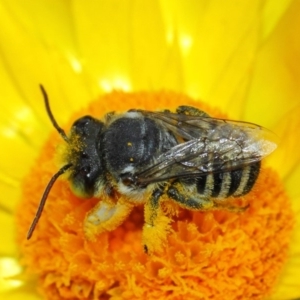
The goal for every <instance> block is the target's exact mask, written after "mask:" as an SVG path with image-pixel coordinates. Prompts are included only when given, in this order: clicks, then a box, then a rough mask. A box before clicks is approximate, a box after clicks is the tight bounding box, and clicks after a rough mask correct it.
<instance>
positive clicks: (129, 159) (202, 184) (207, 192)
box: [27, 86, 276, 249]
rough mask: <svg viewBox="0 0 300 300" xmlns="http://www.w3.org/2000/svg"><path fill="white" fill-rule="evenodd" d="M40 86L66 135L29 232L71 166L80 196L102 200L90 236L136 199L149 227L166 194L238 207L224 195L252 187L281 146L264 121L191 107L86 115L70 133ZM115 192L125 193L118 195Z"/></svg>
mask: <svg viewBox="0 0 300 300" xmlns="http://www.w3.org/2000/svg"><path fill="white" fill-rule="evenodd" d="M41 90H42V92H43V96H44V100H45V104H46V109H47V113H48V115H49V117H50V119H51V122H52V124H53V125H54V127H55V128H56V129H57V131H58V132H59V134H60V135H61V136H62V137H63V138H64V140H65V141H66V142H67V151H66V153H65V160H66V164H65V165H64V166H63V167H62V168H61V169H60V170H59V171H58V172H57V173H56V174H55V175H54V176H53V178H52V179H51V180H50V182H49V184H48V186H47V188H46V190H45V192H44V194H43V197H42V200H41V203H40V206H39V209H38V212H37V214H36V217H35V219H34V221H33V223H32V225H31V227H30V230H29V232H28V236H27V238H28V239H29V238H30V237H31V235H32V233H33V231H34V228H35V226H36V224H37V222H38V220H39V218H40V215H41V213H42V210H43V207H44V204H45V201H46V198H47V196H48V194H49V191H50V189H51V187H52V185H53V184H54V182H55V180H56V179H57V178H58V177H59V176H60V175H62V174H63V173H65V172H66V171H67V170H68V173H69V181H70V183H71V187H72V189H73V191H74V193H75V194H76V195H78V196H83V197H99V196H101V199H103V200H102V201H99V204H98V205H97V206H96V207H95V208H94V209H93V210H92V211H91V212H90V213H89V214H88V215H87V217H86V220H85V224H84V227H85V228H84V229H85V232H86V234H87V236H88V237H91V236H92V235H93V234H96V233H99V232H101V231H103V230H106V229H107V230H112V229H113V228H115V227H117V226H118V225H119V224H120V223H121V222H122V221H123V220H124V219H125V218H126V217H127V216H128V214H129V213H130V211H131V209H132V208H133V207H134V206H136V205H138V204H144V205H145V206H146V210H145V224H146V225H145V226H146V227H144V229H145V228H155V225H156V219H157V216H158V210H159V209H160V205H161V201H162V199H163V198H164V197H167V198H168V199H171V200H173V201H174V202H176V203H178V205H179V206H181V207H184V208H187V209H192V210H210V209H216V208H220V207H221V208H225V209H226V208H227V209H230V210H236V211H240V210H242V209H241V208H234V207H229V206H226V205H225V206H224V204H223V202H225V201H224V199H225V200H226V198H228V197H230V196H232V197H240V196H243V195H245V194H247V193H248V192H249V191H250V190H251V189H252V187H253V185H254V184H255V182H256V180H257V177H258V174H259V171H260V162H261V160H262V158H263V157H265V156H266V155H269V154H270V153H271V152H272V151H273V150H274V149H275V148H276V144H275V143H274V142H273V141H272V138H271V134H270V132H269V131H268V130H266V129H264V128H262V127H261V126H259V125H255V124H252V123H247V122H240V121H230V120H225V119H216V118H211V117H209V116H208V115H207V114H206V113H205V112H203V111H201V110H199V109H197V108H194V107H190V106H179V107H178V108H177V110H176V113H172V112H170V111H168V110H165V111H161V112H152V111H145V110H136V109H132V110H129V111H127V112H126V113H124V114H115V113H110V114H108V115H106V117H105V119H104V121H101V120H99V119H96V118H94V117H92V116H84V117H82V118H80V119H78V120H76V121H75V122H74V124H73V126H72V128H71V131H70V134H69V135H68V136H67V135H66V134H65V132H64V131H63V130H62V129H61V128H60V127H59V126H58V124H57V123H56V121H55V119H54V117H53V115H52V113H51V110H50V107H49V101H48V97H47V94H46V92H45V90H44V88H43V87H42V86H41ZM116 194H118V195H121V196H125V198H123V197H120V199H119V200H116V197H114V196H115V195H116ZM105 199H107V201H106V200H105ZM113 199H114V200H113ZM124 199H125V200H124ZM145 244H146V245H145V249H147V247H148V246H147V240H145Z"/></svg>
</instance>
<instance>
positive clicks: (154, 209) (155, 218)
mask: <svg viewBox="0 0 300 300" xmlns="http://www.w3.org/2000/svg"><path fill="white" fill-rule="evenodd" d="M163 194H164V191H163V189H161V188H158V189H156V190H154V191H153V193H152V195H151V197H150V198H149V200H148V201H147V203H146V204H145V224H144V227H143V238H142V240H143V245H144V251H145V252H146V253H153V252H160V251H162V250H163V249H164V247H163V246H164V244H165V243H166V239H167V234H168V232H169V231H170V219H169V218H168V217H167V216H165V215H164V213H163V211H162V209H161V206H160V197H161V196H162V195H163Z"/></svg>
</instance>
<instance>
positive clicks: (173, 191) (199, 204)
mask: <svg viewBox="0 0 300 300" xmlns="http://www.w3.org/2000/svg"><path fill="white" fill-rule="evenodd" d="M167 195H168V196H169V197H170V198H172V199H173V200H174V201H176V202H177V203H178V204H179V205H180V206H181V207H183V208H186V209H190V210H199V211H209V210H217V209H222V210H228V211H231V212H243V211H245V210H246V209H247V208H248V206H245V207H238V206H230V205H228V204H224V203H223V204H222V203H218V202H216V201H214V200H213V199H211V198H207V197H205V196H202V195H200V194H197V193H189V192H187V191H186V190H185V189H184V187H183V185H182V184H181V183H179V182H177V183H175V184H173V185H171V186H170V187H169V189H168V191H167Z"/></svg>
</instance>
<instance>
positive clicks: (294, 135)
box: [269, 106, 300, 198]
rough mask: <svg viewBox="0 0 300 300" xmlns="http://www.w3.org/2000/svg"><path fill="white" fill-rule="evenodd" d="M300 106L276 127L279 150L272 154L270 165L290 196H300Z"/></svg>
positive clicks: (285, 116)
mask: <svg viewBox="0 0 300 300" xmlns="http://www.w3.org/2000/svg"><path fill="white" fill-rule="evenodd" d="M299 116H300V106H297V107H295V108H294V109H293V110H291V111H289V112H288V113H286V114H285V115H284V116H283V117H282V119H281V120H280V121H279V122H278V124H276V125H275V126H274V129H273V131H274V133H275V134H276V135H277V136H278V137H279V145H278V149H277V150H276V151H275V152H274V153H273V154H272V156H271V157H270V159H269V163H270V164H271V165H272V167H273V168H276V169H277V171H278V173H279V174H280V176H281V177H282V179H283V180H284V182H285V185H286V187H287V189H288V192H289V195H290V196H291V197H292V198H295V197H297V196H299V195H300V191H299V182H300V152H299V149H300V139H299V138H298V136H299V128H300V118H299Z"/></svg>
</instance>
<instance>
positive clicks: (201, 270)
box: [17, 92, 293, 300]
mask: <svg viewBox="0 0 300 300" xmlns="http://www.w3.org/2000/svg"><path fill="white" fill-rule="evenodd" d="M182 104H185V105H191V106H196V107H199V108H201V109H202V110H204V111H206V112H207V113H209V114H210V115H212V116H216V117H224V116H222V115H221V114H220V112H218V111H217V110H213V109H211V108H209V107H207V106H206V105H205V104H203V103H200V102H194V101H193V100H191V99H190V98H188V97H186V96H184V95H180V94H175V93H170V92H160V93H133V94H127V93H122V92H113V93H111V94H108V95H105V96H103V97H101V98H100V99H99V100H98V101H96V102H94V103H92V104H91V105H90V107H89V108H87V109H86V110H85V111H81V112H80V114H77V115H76V116H75V117H74V119H73V120H72V123H73V121H74V120H76V119H77V118H79V117H81V116H83V115H86V114H90V115H92V116H94V117H97V116H99V117H101V116H103V115H104V114H106V113H108V112H110V111H115V110H116V111H126V110H128V109H130V108H142V109H146V110H161V109H166V108H167V109H170V110H174V109H175V108H176V107H177V106H179V105H182ZM60 143H64V141H62V140H61V138H60V137H59V136H58V134H57V133H56V132H55V133H53V134H52V135H51V137H50V139H49V140H48V142H47V143H46V145H45V146H44V147H43V149H42V151H41V153H40V156H39V158H38V159H37V161H36V163H35V165H34V166H33V168H32V170H31V172H30V173H29V175H28V176H27V177H26V178H25V179H24V184H23V194H22V200H21V203H20V206H19V209H18V211H17V233H18V235H17V236H18V243H19V244H20V247H21V252H22V257H23V263H24V265H25V266H26V267H27V270H28V271H27V273H28V274H30V275H31V276H34V275H35V276H36V277H37V278H38V281H39V284H38V287H39V290H40V292H41V293H42V294H43V295H44V296H46V298H47V299H225V298H226V299H229V300H230V299H263V298H264V297H266V296H267V295H268V294H269V293H270V292H271V289H272V287H273V286H274V284H275V282H276V279H277V277H278V274H279V271H280V269H281V267H282V265H283V263H284V261H285V259H286V256H287V251H288V245H289V242H290V239H289V238H290V232H291V229H292V225H293V213H292V210H291V207H290V203H289V199H288V197H287V195H286V193H285V191H284V188H283V186H282V184H281V183H280V181H279V178H278V176H277V175H276V174H275V172H274V171H272V170H271V169H269V168H264V167H263V168H262V169H261V172H260V175H259V178H258V180H257V182H256V184H255V186H254V188H253V189H252V190H251V191H250V193H249V194H247V195H246V196H245V197H243V198H241V199H237V201H238V202H239V201H240V202H242V203H244V202H245V201H246V202H247V203H249V208H248V209H247V210H246V211H244V212H242V213H235V212H229V211H225V210H215V211H208V212H201V211H191V210H187V209H182V208H179V207H177V205H174V204H173V203H170V204H168V205H167V206H166V207H165V211H164V213H165V214H167V215H168V212H169V215H172V216H171V219H172V222H171V225H170V224H169V221H170V220H169V219H167V221H166V222H165V226H171V230H170V231H169V232H168V235H167V243H166V244H165V245H163V247H162V248H161V249H160V250H161V251H159V252H154V253H152V254H146V253H145V252H144V249H143V246H142V229H143V225H144V213H143V206H136V207H135V208H134V209H133V211H132V212H131V214H130V215H129V216H128V217H127V218H126V220H125V221H124V223H122V224H121V225H120V226H118V227H117V228H116V229H115V230H113V231H111V232H103V233H101V234H98V235H96V238H95V239H94V240H92V241H90V240H88V239H86V237H85V235H84V231H83V223H84V219H85V216H86V214H87V213H88V212H89V211H90V210H91V209H92V208H93V207H95V205H97V203H98V202H99V201H101V197H100V198H92V199H86V200H83V199H80V198H78V197H76V196H75V195H74V194H73V193H72V192H71V190H70V186H69V183H68V181H67V180H66V179H64V178H60V179H58V181H57V182H56V183H55V185H54V186H53V188H52V190H51V192H50V194H49V196H48V199H47V203H46V206H45V209H44V212H43V215H42V217H41V219H40V221H39V223H38V225H37V227H36V229H35V232H34V234H33V237H32V238H31V239H30V240H29V241H27V240H26V235H27V230H28V227H29V225H30V224H31V222H32V219H33V217H34V215H35V212H36V209H37V206H38V202H39V200H40V198H41V195H42V194H43V191H44V189H45V187H46V185H47V183H48V182H49V179H50V178H51V177H52V176H53V174H54V173H56V172H57V165H56V163H55V160H54V159H53V153H55V152H56V153H58V154H61V153H60V151H59V150H58V151H57V145H58V144H60ZM162 224H163V223H162ZM162 226H163V225H162ZM154 242H155V240H154Z"/></svg>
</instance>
